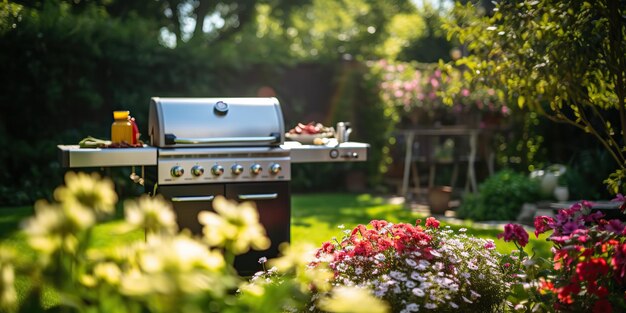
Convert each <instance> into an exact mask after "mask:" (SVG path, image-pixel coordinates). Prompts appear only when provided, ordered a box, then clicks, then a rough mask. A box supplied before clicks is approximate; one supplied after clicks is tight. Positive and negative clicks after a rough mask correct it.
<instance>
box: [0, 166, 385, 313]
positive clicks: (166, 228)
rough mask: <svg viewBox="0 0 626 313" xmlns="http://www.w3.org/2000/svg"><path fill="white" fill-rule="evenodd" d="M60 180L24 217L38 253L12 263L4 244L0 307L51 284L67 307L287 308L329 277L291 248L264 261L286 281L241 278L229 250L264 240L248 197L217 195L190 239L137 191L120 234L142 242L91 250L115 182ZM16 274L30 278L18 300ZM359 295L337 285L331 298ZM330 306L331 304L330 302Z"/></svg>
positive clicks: (33, 306)
mask: <svg viewBox="0 0 626 313" xmlns="http://www.w3.org/2000/svg"><path fill="white" fill-rule="evenodd" d="M65 182H66V183H65V186H61V187H59V188H57V189H56V190H55V192H54V195H55V200H56V202H53V203H49V202H46V201H40V202H37V204H36V205H35V215H34V216H33V217H31V218H29V219H28V220H27V221H25V223H24V225H25V226H24V232H25V235H26V238H27V241H28V244H29V245H30V247H31V248H32V249H33V250H34V251H35V253H36V255H35V257H34V258H32V259H29V260H27V259H25V258H22V259H19V261H18V259H17V257H16V253H15V252H14V251H10V250H9V249H7V248H6V247H2V246H0V310H1V311H7V312H16V311H21V312H32V311H33V310H35V311H41V310H42V308H41V307H39V306H40V305H41V304H40V297H41V294H42V290H43V289H44V288H50V287H51V288H52V289H53V290H54V291H55V292H56V293H57V294H58V295H59V303H58V305H59V307H60V308H62V309H63V310H66V311H70V312H72V311H78V312H142V313H143V312H284V311H285V310H297V309H299V308H303V307H304V304H305V303H308V302H309V301H310V291H311V289H310V288H312V287H314V288H316V290H320V291H327V290H328V289H329V287H328V286H327V285H328V284H327V280H328V278H329V275H332V274H330V272H329V271H327V270H324V269H322V268H321V267H320V268H319V269H316V270H308V269H307V268H306V265H307V264H308V260H309V259H307V258H306V254H305V253H303V250H301V249H298V248H293V247H289V248H286V247H283V252H284V256H283V257H281V258H279V259H276V260H272V261H270V262H271V263H272V264H276V266H277V267H276V268H275V269H274V270H272V271H274V272H275V273H276V274H277V275H278V273H279V272H280V273H281V275H283V274H286V275H289V276H284V277H288V278H286V279H285V283H281V284H278V283H271V282H270V281H266V282H264V283H261V281H255V279H253V281H252V282H251V283H250V282H248V281H247V280H246V279H245V278H243V277H240V276H238V275H237V273H236V271H235V270H234V268H233V267H232V259H234V255H238V254H242V253H245V252H246V251H248V250H249V249H250V248H254V249H264V248H267V246H268V245H269V239H268V238H267V237H266V235H265V230H264V229H263V227H262V226H261V225H260V224H259V216H258V213H257V211H256V209H255V207H254V205H253V204H251V203H242V204H237V203H236V202H233V201H228V200H226V199H224V198H220V197H218V198H216V199H215V201H214V208H215V211H216V213H217V214H216V213H209V212H207V213H203V214H201V216H200V221H201V222H202V223H203V224H204V225H205V229H204V236H202V237H201V238H196V237H192V236H191V234H190V233H189V232H187V231H185V230H183V231H181V232H179V231H178V227H177V224H176V220H175V218H176V217H175V214H174V212H173V210H172V208H171V206H170V204H169V203H167V202H165V201H164V200H163V199H162V198H161V197H158V196H157V197H154V198H150V197H148V196H142V197H140V198H139V199H137V200H129V201H127V202H125V220H124V221H123V222H122V223H121V225H120V226H119V228H118V229H117V233H118V234H122V233H123V232H129V231H136V230H141V231H145V239H142V240H138V241H136V242H133V243H131V244H123V245H122V244H120V245H117V246H112V247H107V248H96V247H94V246H93V243H92V241H91V237H92V232H93V228H94V226H95V225H96V223H98V222H100V221H104V220H107V219H110V218H112V216H113V214H114V211H115V204H116V202H117V196H116V194H115V193H114V191H113V184H112V183H111V182H110V181H109V180H107V179H100V178H99V177H98V176H97V175H95V174H93V175H87V174H83V173H79V174H75V173H68V174H67V175H66V177H65ZM304 249H307V248H304ZM308 250H309V251H313V250H314V249H312V248H309V249H308ZM224 255H226V256H228V257H227V258H225V257H224ZM279 269H280V270H279ZM16 275H19V276H23V277H27V278H29V279H30V285H31V288H30V290H29V294H28V295H24V297H25V299H22V301H18V296H17V293H16V289H15V277H16ZM257 278H258V277H257ZM358 294H359V293H354V292H351V291H350V290H342V291H340V292H338V295H337V296H336V297H334V298H333V299H335V300H337V299H340V297H341V295H349V296H352V295H358ZM359 299H361V300H363V301H365V300H366V299H367V296H365V298H364V297H363V296H361V297H359ZM373 301H376V300H373ZM331 302H332V301H331ZM327 306H328V307H329V311H332V310H333V309H332V308H333V306H334V305H333V304H332V303H330V304H328V305H327ZM335 311H336V310H335ZM336 312H338V311H336ZM352 312H355V311H354V310H352ZM362 312H364V311H362Z"/></svg>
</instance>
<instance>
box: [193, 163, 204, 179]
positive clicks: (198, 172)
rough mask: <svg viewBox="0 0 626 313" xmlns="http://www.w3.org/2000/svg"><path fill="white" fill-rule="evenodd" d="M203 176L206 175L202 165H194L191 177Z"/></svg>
mask: <svg viewBox="0 0 626 313" xmlns="http://www.w3.org/2000/svg"><path fill="white" fill-rule="evenodd" d="M202 174H204V167H202V166H200V165H194V167H192V168H191V175H193V176H195V177H198V176H202Z"/></svg>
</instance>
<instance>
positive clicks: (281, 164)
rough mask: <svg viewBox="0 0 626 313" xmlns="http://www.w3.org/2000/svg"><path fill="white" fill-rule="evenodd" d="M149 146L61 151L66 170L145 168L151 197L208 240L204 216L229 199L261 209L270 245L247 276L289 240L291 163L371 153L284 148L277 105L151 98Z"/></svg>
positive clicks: (349, 146) (249, 263) (272, 101)
mask: <svg viewBox="0 0 626 313" xmlns="http://www.w3.org/2000/svg"><path fill="white" fill-rule="evenodd" d="M148 131H149V136H150V141H149V143H150V144H149V145H147V146H145V147H143V148H125V149H80V148H78V147H76V146H63V145H60V146H59V149H60V151H61V158H62V163H63V165H64V166H65V167H69V168H76V167H108V166H141V167H142V169H143V170H142V173H143V175H142V176H143V178H144V185H145V188H146V191H149V192H151V191H152V190H157V192H158V193H159V194H162V195H163V196H164V197H165V198H167V199H168V200H170V201H171V202H172V204H173V208H174V211H175V212H176V214H177V221H178V224H179V227H180V228H181V229H188V230H190V231H191V232H192V233H193V234H201V233H202V225H201V224H199V223H198V219H197V216H198V213H199V212H201V211H203V210H211V209H212V207H211V203H212V200H213V199H214V198H215V197H216V196H218V195H222V196H224V197H226V198H228V199H233V200H237V201H254V202H255V203H256V206H257V209H258V211H259V216H260V221H261V223H262V224H263V226H264V227H265V229H266V232H267V235H268V237H269V238H270V241H271V246H270V248H269V249H267V250H265V251H250V252H248V253H247V254H244V255H242V256H239V257H237V258H236V260H235V268H236V269H237V270H238V271H239V272H240V274H242V275H250V274H252V273H254V272H256V271H258V270H260V265H259V264H258V262H257V261H258V259H259V258H261V257H268V258H272V257H276V256H277V255H278V246H279V245H280V244H281V243H283V242H289V239H290V218H291V200H290V197H291V195H290V187H289V181H290V180H291V163H298V162H344V161H364V160H366V157H367V149H368V147H369V145H367V144H363V143H354V142H346V143H337V141H336V140H334V141H333V140H331V141H329V142H327V144H325V145H318V146H313V145H301V144H299V143H297V142H285V126H284V120H283V116H282V111H281V107H280V104H279V102H278V100H277V99H276V98H152V99H151V101H150V107H149V121H148Z"/></svg>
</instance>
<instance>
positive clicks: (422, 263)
mask: <svg viewBox="0 0 626 313" xmlns="http://www.w3.org/2000/svg"><path fill="white" fill-rule="evenodd" d="M429 266H430V263H429V262H428V261H426V260H419V262H418V264H417V269H418V270H420V271H423V270H426V269H427V268H428V267H429Z"/></svg>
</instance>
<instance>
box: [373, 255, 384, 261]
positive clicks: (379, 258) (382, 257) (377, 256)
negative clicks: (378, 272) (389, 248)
mask: <svg viewBox="0 0 626 313" xmlns="http://www.w3.org/2000/svg"><path fill="white" fill-rule="evenodd" d="M374 259H376V260H378V261H381V262H382V261H384V260H385V259H386V258H385V255H384V254H382V253H378V254H376V255H375V256H374Z"/></svg>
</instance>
